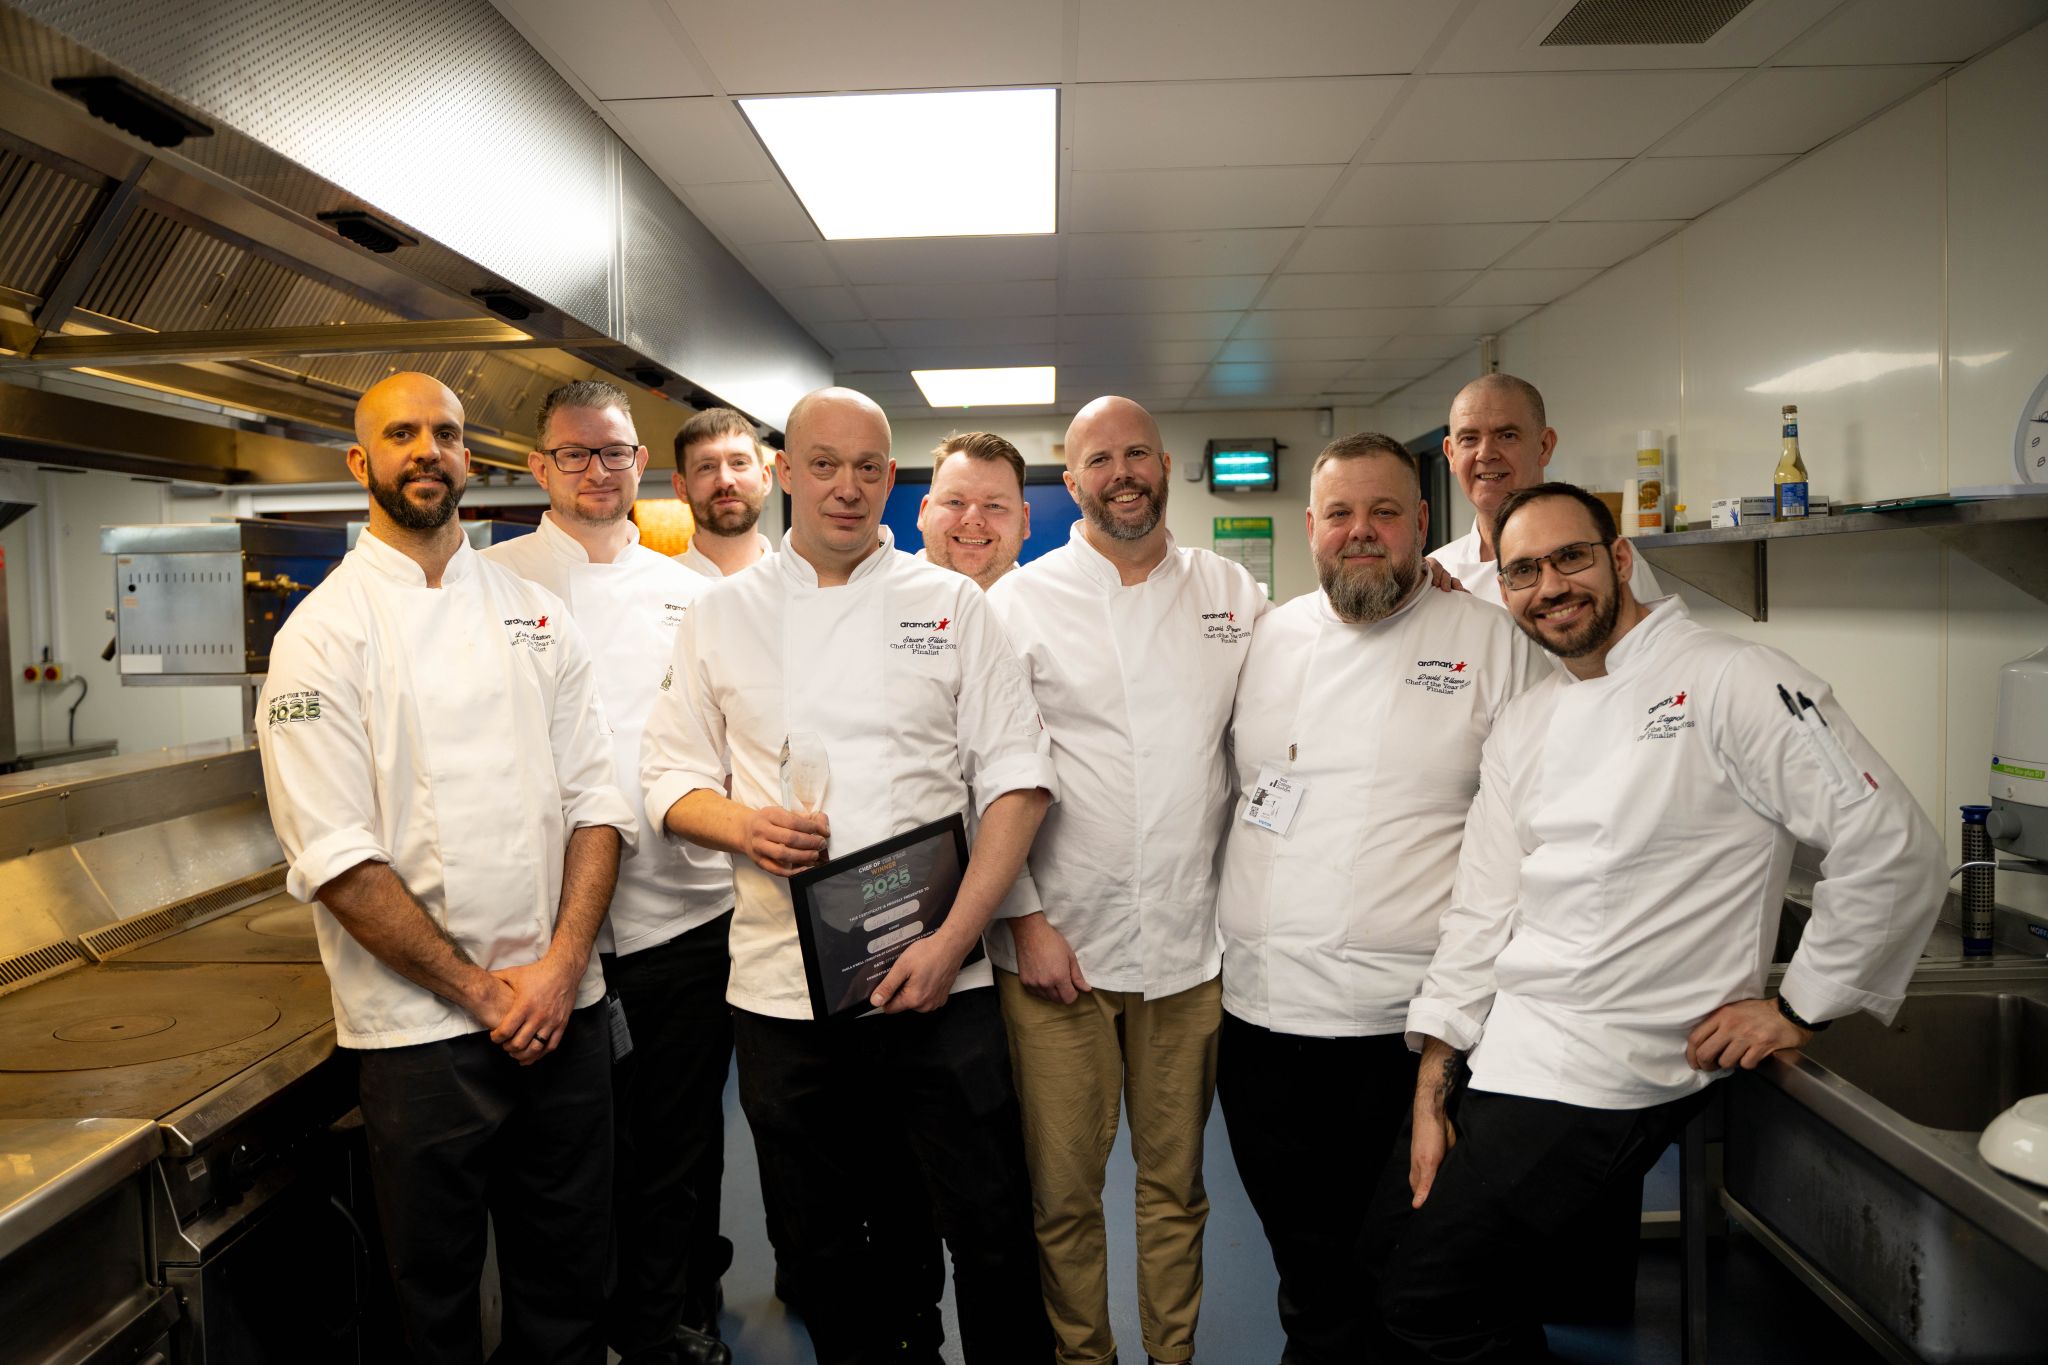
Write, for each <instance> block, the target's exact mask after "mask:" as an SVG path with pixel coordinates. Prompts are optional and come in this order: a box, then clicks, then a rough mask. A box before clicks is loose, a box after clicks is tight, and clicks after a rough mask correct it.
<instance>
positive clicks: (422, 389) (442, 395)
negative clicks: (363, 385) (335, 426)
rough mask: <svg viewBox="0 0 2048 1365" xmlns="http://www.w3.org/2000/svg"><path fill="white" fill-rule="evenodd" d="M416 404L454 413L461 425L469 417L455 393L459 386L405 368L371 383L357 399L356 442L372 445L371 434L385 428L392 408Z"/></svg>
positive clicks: (414, 406)
mask: <svg viewBox="0 0 2048 1365" xmlns="http://www.w3.org/2000/svg"><path fill="white" fill-rule="evenodd" d="M415 408H432V409H437V410H440V411H442V412H444V413H453V414H454V417H455V425H456V426H457V427H458V428H460V427H461V425H462V423H463V420H464V417H465V414H464V412H463V410H462V400H461V399H460V398H457V397H456V396H455V390H453V389H451V388H449V387H448V386H447V385H446V384H443V383H442V382H441V381H440V380H438V379H436V378H434V376H432V375H430V374H421V373H420V372H419V371H418V370H401V371H399V372H398V373H397V374H394V375H392V376H390V377H389V378H387V379H380V380H378V381H377V382H376V383H374V384H372V385H370V387H369V388H368V389H366V390H364V391H363V396H362V397H361V398H359V399H357V400H356V443H357V444H358V445H368V444H369V443H370V438H371V437H372V436H373V435H374V434H375V433H377V432H379V431H381V430H383V428H384V425H385V419H386V418H387V417H388V416H389V415H390V414H391V413H392V412H394V411H408V410H412V409H415Z"/></svg>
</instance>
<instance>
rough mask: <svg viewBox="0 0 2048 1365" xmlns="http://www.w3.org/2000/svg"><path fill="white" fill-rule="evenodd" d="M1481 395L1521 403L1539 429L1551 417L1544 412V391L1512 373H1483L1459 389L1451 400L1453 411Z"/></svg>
mask: <svg viewBox="0 0 2048 1365" xmlns="http://www.w3.org/2000/svg"><path fill="white" fill-rule="evenodd" d="M1481 397H1486V398H1493V399H1504V400H1506V401H1508V402H1510V403H1519V404H1521V405H1522V406H1523V407H1524V408H1525V409H1527V411H1528V414H1529V421H1530V424H1531V425H1532V426H1534V427H1535V428H1536V429H1537V430H1538V431H1541V430H1542V429H1543V428H1544V427H1545V426H1547V425H1548V424H1549V419H1548V418H1547V417H1546V416H1545V415H1544V412H1543V394H1542V391H1541V390H1539V389H1538V388H1537V387H1536V386H1535V385H1534V384H1531V383H1530V382H1529V381H1528V380H1526V379H1521V378H1518V377H1517V376H1515V375H1511V374H1499V373H1495V374H1482V375H1480V376H1479V377H1478V378H1477V379H1475V380H1473V381H1472V382H1471V383H1469V384H1467V385H1466V386H1465V387H1464V388H1462V389H1459V390H1458V396H1457V397H1456V398H1453V399H1452V400H1451V411H1453V412H1456V411H1457V410H1458V405H1459V404H1460V403H1465V402H1467V400H1468V399H1471V400H1477V399H1479V398H1481Z"/></svg>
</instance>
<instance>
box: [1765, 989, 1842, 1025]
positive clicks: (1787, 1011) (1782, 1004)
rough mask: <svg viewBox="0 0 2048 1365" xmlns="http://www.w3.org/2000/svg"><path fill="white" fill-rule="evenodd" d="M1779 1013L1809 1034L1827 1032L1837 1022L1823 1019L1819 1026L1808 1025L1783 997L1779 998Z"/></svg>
mask: <svg viewBox="0 0 2048 1365" xmlns="http://www.w3.org/2000/svg"><path fill="white" fill-rule="evenodd" d="M1778 1013H1780V1014H1782V1015H1784V1016H1785V1017H1786V1018H1787V1019H1790V1020H1791V1021H1792V1022H1793V1023H1795V1024H1797V1025H1799V1027H1801V1028H1803V1029H1805V1030H1806V1031H1807V1032H1808V1033H1820V1032H1823V1031H1824V1030H1826V1028H1827V1026H1828V1025H1829V1024H1832V1023H1834V1022H1835V1021H1834V1020H1832V1019H1823V1020H1821V1021H1820V1022H1819V1023H1818V1024H1809V1023H1807V1022H1806V1021H1805V1020H1804V1019H1801V1018H1800V1017H1799V1015H1798V1014H1797V1012H1795V1011H1794V1010H1793V1008H1792V1006H1791V1005H1790V1004H1789V1003H1788V1002H1787V1001H1786V999H1785V997H1784V996H1782V995H1781V996H1779V997H1778Z"/></svg>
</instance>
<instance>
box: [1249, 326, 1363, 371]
mask: <svg viewBox="0 0 2048 1365" xmlns="http://www.w3.org/2000/svg"><path fill="white" fill-rule="evenodd" d="M1386 340H1387V338H1386V337H1385V336H1373V335H1370V334H1368V333H1357V334H1354V335H1351V336H1335V337H1237V338H1234V339H1232V340H1230V341H1226V342H1224V343H1223V349H1222V350H1220V351H1218V352H1217V353H1216V359H1217V360H1218V361H1224V362H1227V361H1253V362H1257V363H1261V364H1268V365H1270V364H1279V363H1283V362H1289V361H1300V360H1359V359H1362V358H1363V357H1365V356H1369V355H1371V354H1372V353H1373V352H1374V351H1376V350H1378V349H1379V347H1380V346H1381V345H1382V344H1383V343H1384V342H1385V341H1386Z"/></svg>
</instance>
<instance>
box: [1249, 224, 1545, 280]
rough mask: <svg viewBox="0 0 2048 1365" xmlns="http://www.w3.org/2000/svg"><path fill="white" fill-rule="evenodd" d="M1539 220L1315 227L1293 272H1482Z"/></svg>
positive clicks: (1294, 260)
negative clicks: (1529, 221) (1409, 225)
mask: <svg viewBox="0 0 2048 1365" xmlns="http://www.w3.org/2000/svg"><path fill="white" fill-rule="evenodd" d="M1541 226H1542V224H1541V223H1446V224H1440V225H1437V226H1433V227H1330V228H1311V229H1310V230H1309V234H1308V240H1307V241H1305V242H1303V243H1302V245H1301V249H1300V250H1299V251H1297V252H1295V253H1294V256H1293V258H1292V259H1290V260H1289V261H1288V262H1287V269H1288V270H1289V271H1290V272H1300V271H1336V270H1483V269H1485V268H1486V267H1487V266H1489V265H1492V264H1493V263H1494V262H1495V261H1497V260H1499V259H1500V258H1501V257H1502V256H1503V255H1505V254H1506V253H1507V252H1508V251H1509V250H1510V249H1511V248H1513V247H1515V246H1516V245H1518V244H1520V243H1521V242H1524V241H1526V240H1528V238H1529V237H1530V236H1531V235H1532V234H1533V233H1535V231H1536V230H1537V229H1538V228H1540V227H1541Z"/></svg>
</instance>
